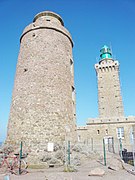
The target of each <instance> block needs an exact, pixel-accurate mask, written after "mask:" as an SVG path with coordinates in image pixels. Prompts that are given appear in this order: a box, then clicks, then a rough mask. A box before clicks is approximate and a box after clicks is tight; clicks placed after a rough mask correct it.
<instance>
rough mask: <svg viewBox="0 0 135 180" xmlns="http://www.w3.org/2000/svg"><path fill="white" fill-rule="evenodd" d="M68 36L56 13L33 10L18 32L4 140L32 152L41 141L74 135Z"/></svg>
mask: <svg viewBox="0 0 135 180" xmlns="http://www.w3.org/2000/svg"><path fill="white" fill-rule="evenodd" d="M72 47H73V42H72V38H71V35H70V33H69V32H68V31H67V29H66V28H65V27H64V23H63V20H62V18H61V17H60V16H59V15H57V14H55V13H53V12H50V11H45V12H41V13H39V14H37V15H36V16H35V18H34V20H33V23H31V24H30V25H28V26H27V27H26V28H25V29H24V31H23V33H22V36H21V38H20V52H19V56H18V64H17V69H16V77H15V83H14V90H13V96H12V104H11V110H10V117H9V123H8V132H7V139H6V142H7V143H10V144H19V143H20V141H23V142H25V144H26V145H27V146H29V147H30V148H31V150H33V151H34V152H36V153H37V156H38V152H39V151H41V150H42V147H43V146H44V144H45V143H48V142H52V143H55V142H57V143H58V142H63V141H65V136H66V133H67V131H70V133H69V134H70V139H71V141H72V140H76V138H77V137H76V120H75V119H76V112H75V87H74V71H73V69H74V68H73V65H74V61H73V57H72Z"/></svg>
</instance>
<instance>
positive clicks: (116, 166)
mask: <svg viewBox="0 0 135 180" xmlns="http://www.w3.org/2000/svg"><path fill="white" fill-rule="evenodd" d="M108 169H111V170H114V171H119V170H122V169H123V166H122V163H121V161H120V160H119V159H115V158H114V159H111V160H110V161H109V162H108Z"/></svg>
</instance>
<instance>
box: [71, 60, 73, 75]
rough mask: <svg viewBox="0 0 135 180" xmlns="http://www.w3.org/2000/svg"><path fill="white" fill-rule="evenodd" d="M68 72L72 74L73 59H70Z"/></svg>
mask: <svg viewBox="0 0 135 180" xmlns="http://www.w3.org/2000/svg"><path fill="white" fill-rule="evenodd" d="M70 72H71V74H73V60H72V59H70Z"/></svg>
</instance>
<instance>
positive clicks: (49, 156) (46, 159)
mask: <svg viewBox="0 0 135 180" xmlns="http://www.w3.org/2000/svg"><path fill="white" fill-rule="evenodd" d="M51 158H52V157H51V155H50V154H45V155H44V156H43V158H42V159H41V161H43V162H47V161H49V160H51Z"/></svg>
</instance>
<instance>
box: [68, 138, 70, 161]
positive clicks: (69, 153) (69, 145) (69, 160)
mask: <svg viewBox="0 0 135 180" xmlns="http://www.w3.org/2000/svg"><path fill="white" fill-rule="evenodd" d="M68 165H70V141H68Z"/></svg>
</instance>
